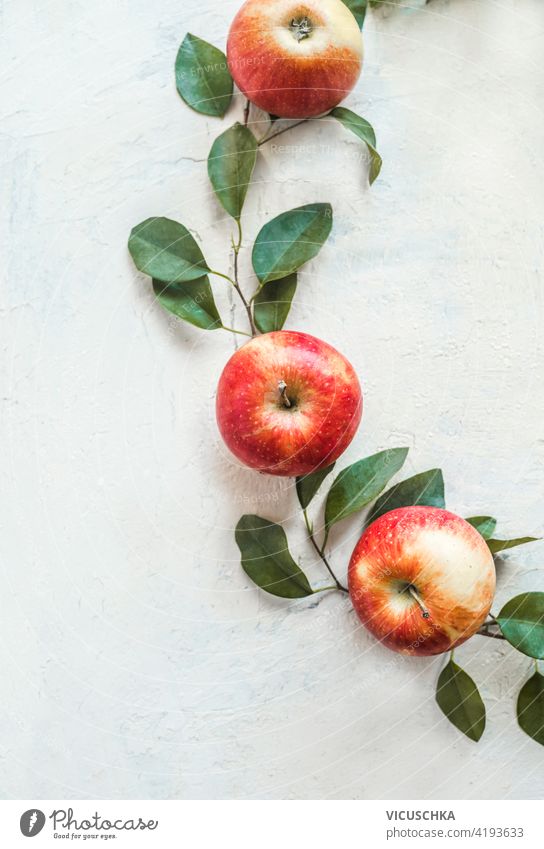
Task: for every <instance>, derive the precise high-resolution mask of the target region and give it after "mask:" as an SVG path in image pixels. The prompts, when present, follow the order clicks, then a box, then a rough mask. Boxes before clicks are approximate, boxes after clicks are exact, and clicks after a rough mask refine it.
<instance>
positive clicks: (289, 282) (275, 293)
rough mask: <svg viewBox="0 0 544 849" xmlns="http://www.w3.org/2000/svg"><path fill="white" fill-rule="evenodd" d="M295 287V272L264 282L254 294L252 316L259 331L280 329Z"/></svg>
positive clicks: (267, 331)
mask: <svg viewBox="0 0 544 849" xmlns="http://www.w3.org/2000/svg"><path fill="white" fill-rule="evenodd" d="M296 288H297V275H296V272H294V273H293V274H290V275H289V276H288V277H283V278H282V279H281V280H271V281H270V283H265V284H264V286H262V288H261V289H260V290H259V292H258V294H257V295H256V296H255V301H254V307H253V317H254V319H255V324H256V325H257V329H258V330H260V331H261V333H270V331H271V330H281V329H282V327H283V325H284V324H285V320H286V319H287V316H288V315H289V310H290V309H291V301H292V300H293V296H294V294H295V291H296Z"/></svg>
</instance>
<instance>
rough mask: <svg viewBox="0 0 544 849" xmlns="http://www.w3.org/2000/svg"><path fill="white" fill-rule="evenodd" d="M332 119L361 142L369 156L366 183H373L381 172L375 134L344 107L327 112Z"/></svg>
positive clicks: (363, 121) (368, 125) (380, 161)
mask: <svg viewBox="0 0 544 849" xmlns="http://www.w3.org/2000/svg"><path fill="white" fill-rule="evenodd" d="M329 115H332V117H333V118H336V120H337V121H340V123H341V124H343V126H344V127H345V128H346V130H351V132H352V133H355V135H356V136H357V137H358V138H360V139H361V141H363V142H364V143H365V144H366V146H367V149H368V153H369V155H370V170H369V173H368V182H369V183H370V185H372V183H373V182H374V180H375V179H376V177H377V176H378V174H379V173H380V171H381V170H382V158H381V156H380V154H379V153H378V151H377V150H376V134H375V132H374V130H373V129H372V126H371V125H370V124H369V123H368V121H367V120H365V118H361V116H360V115H357V114H356V113H355V112H352V111H351V109H346V108H345V107H344V106H337V107H336V108H335V109H333V110H332V112H329Z"/></svg>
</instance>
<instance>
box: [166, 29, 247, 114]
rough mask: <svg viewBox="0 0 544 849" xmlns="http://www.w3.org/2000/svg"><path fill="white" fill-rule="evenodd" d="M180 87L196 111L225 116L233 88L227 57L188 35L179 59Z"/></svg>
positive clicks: (210, 45) (186, 99)
mask: <svg viewBox="0 0 544 849" xmlns="http://www.w3.org/2000/svg"><path fill="white" fill-rule="evenodd" d="M176 88H177V90H178V93H179V95H180V96H181V97H182V98H183V100H184V101H185V103H186V104H187V105H188V106H190V107H191V108H192V109H194V110H195V111H196V112H200V113H202V114H203V115H213V116H216V117H222V116H223V115H224V114H225V112H226V111H227V109H228V108H229V105H230V101H231V98H232V89H233V84H232V77H231V75H230V72H229V69H228V65H227V57H226V56H225V54H224V53H223V52H222V51H221V50H218V49H217V47H214V46H213V44H209V43H208V42H207V41H203V40H202V39H201V38H198V36H196V35H191V33H187V35H186V36H185V38H184V39H183V41H182V43H181V47H180V48H179V50H178V55H177V56H176Z"/></svg>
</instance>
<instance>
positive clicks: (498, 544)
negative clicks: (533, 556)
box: [486, 537, 538, 555]
mask: <svg viewBox="0 0 544 849" xmlns="http://www.w3.org/2000/svg"><path fill="white" fill-rule="evenodd" d="M486 542H487V545H488V546H489V550H490V552H491V554H493V555H495V554H499V553H500V552H501V551H506V550H507V549H508V548H517V547H518V545H526V544H527V543H528V542H538V537H518V539H487V540H486Z"/></svg>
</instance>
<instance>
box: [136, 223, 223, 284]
mask: <svg viewBox="0 0 544 849" xmlns="http://www.w3.org/2000/svg"><path fill="white" fill-rule="evenodd" d="M128 249H129V251H130V255H131V257H132V259H133V260H134V264H135V266H136V268H137V269H139V271H143V272H144V274H149V276H150V277H154V278H155V279H156V280H162V282H163V283H180V282H181V281H187V280H198V278H199V277H202V276H203V275H204V274H205V273H206V272H207V271H210V269H209V268H208V266H207V265H206V260H205V259H204V257H203V256H202V251H201V250H200V248H199V247H198V245H197V243H196V241H195V239H194V237H193V236H192V235H191V233H189V231H188V230H187V228H186V227H184V226H183V224H178V222H177V221H172V220H171V219H170V218H147V219H146V220H145V221H142V223H141V224H137V225H136V227H134V228H133V230H132V231H131V233H130V237H129V240H128Z"/></svg>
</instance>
